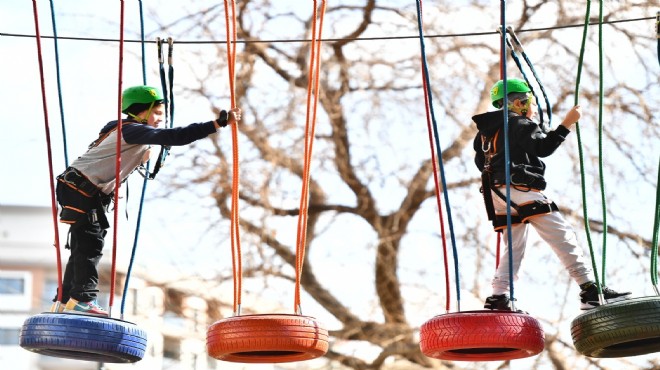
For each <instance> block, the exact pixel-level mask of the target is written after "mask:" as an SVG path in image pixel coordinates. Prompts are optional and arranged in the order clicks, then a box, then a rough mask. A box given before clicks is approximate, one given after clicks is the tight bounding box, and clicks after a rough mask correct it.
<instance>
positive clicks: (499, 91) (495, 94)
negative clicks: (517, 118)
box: [490, 78, 532, 108]
mask: <svg viewBox="0 0 660 370" xmlns="http://www.w3.org/2000/svg"><path fill="white" fill-rule="evenodd" d="M530 91H532V90H531V89H530V88H529V85H527V82H525V81H524V80H521V79H519V78H508V79H507V80H506V92H507V94H511V93H516V92H517V93H526V92H530ZM502 99H504V82H503V81H502V80H499V81H497V82H496V83H495V85H493V87H491V88H490V101H491V103H492V104H493V107H495V108H500V107H501V106H502V105H501V103H498V102H499V101H500V100H502Z"/></svg>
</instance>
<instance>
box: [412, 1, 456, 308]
mask: <svg viewBox="0 0 660 370" xmlns="http://www.w3.org/2000/svg"><path fill="white" fill-rule="evenodd" d="M415 3H416V5H417V28H418V30H419V41H420V49H421V54H422V67H423V73H422V76H423V78H424V85H425V87H426V88H425V89H424V96H425V99H426V100H427V102H426V105H427V106H428V112H427V125H428V115H429V112H430V116H431V122H432V128H433V130H432V131H433V136H434V141H435V147H436V152H437V153H438V155H437V161H438V165H439V168H440V178H441V181H442V192H443V195H444V200H445V205H446V208H445V209H446V212H447V222H448V224H449V235H450V238H451V245H452V251H453V255H454V274H455V278H454V280H455V285H456V303H457V310H458V311H460V310H461V290H460V276H459V271H458V249H457V248H456V237H455V235H454V221H453V218H452V216H451V205H450V203H449V193H448V190H447V180H446V178H445V169H444V163H443V160H442V147H441V145H440V136H439V129H438V124H437V121H436V119H435V111H434V109H433V94H432V93H431V91H430V87H431V81H430V77H429V70H428V63H427V62H426V45H425V43H424V31H423V28H422V0H417V1H416V2H415ZM429 134H430V132H429ZM431 145H433V142H432V143H431ZM434 166H435V164H434ZM434 168H435V167H434ZM438 191H439V189H438V188H437V184H436V193H437V192H438ZM438 204H439V202H438ZM438 211H439V212H440V213H441V212H442V209H441V208H438ZM442 224H443V222H442V219H441V225H442ZM441 231H443V234H442V239H443V243H444V239H445V235H444V227H442V228H441ZM445 260H446V257H445ZM448 280H449V279H448V278H447V279H446V281H448ZM447 297H449V292H447ZM447 299H448V298H447ZM445 308H446V310H447V311H449V302H448V301H447V302H446V307H445Z"/></svg>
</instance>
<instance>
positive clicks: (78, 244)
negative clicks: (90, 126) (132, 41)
mask: <svg viewBox="0 0 660 370" xmlns="http://www.w3.org/2000/svg"><path fill="white" fill-rule="evenodd" d="M163 102H164V99H163V96H162V94H161V92H160V91H159V90H158V89H157V88H154V87H150V86H134V87H130V88H128V89H126V90H125V91H124V92H123V94H122V112H123V113H125V114H126V115H127V116H128V117H127V118H126V119H125V120H122V132H121V141H122V142H121V151H122V152H121V167H120V169H119V173H120V181H121V182H123V181H125V180H126V178H127V177H128V176H129V175H130V174H131V173H132V172H133V171H134V170H135V169H136V168H137V167H138V166H140V165H142V164H143V163H145V162H146V161H147V160H148V159H149V147H150V145H167V146H179V145H187V144H190V143H192V142H194V141H196V140H199V139H203V138H205V137H207V136H208V135H210V134H213V133H215V132H216V131H217V130H218V129H219V128H220V127H225V126H227V125H230V124H233V123H237V122H239V121H240V120H241V109H240V108H234V109H231V110H229V111H224V110H223V111H221V112H220V115H219V117H218V118H217V119H215V120H213V121H208V122H204V123H192V124H190V125H188V126H185V127H177V128H173V129H168V128H158V126H159V124H161V123H162V122H163V119H164V108H165V106H164V104H163ZM117 125H118V122H117V121H111V122H108V123H107V124H106V125H105V127H103V129H101V131H100V133H99V137H98V138H97V139H96V140H94V142H92V143H91V144H90V145H89V147H88V149H87V151H86V152H85V153H84V154H83V155H81V156H80V157H78V158H77V159H76V160H75V161H73V163H71V165H70V166H69V167H68V168H67V169H66V170H65V171H64V172H63V173H62V174H61V175H59V176H58V177H57V189H56V194H57V201H58V202H59V204H60V206H61V207H62V209H61V212H60V222H63V223H67V224H69V225H71V226H70V229H69V239H68V243H67V248H69V249H71V256H70V257H69V260H68V262H67V264H66V269H65V271H64V278H63V281H62V301H61V303H62V305H64V304H65V306H62V305H60V303H59V302H56V301H57V297H56V298H55V299H54V300H53V301H54V302H55V303H54V304H53V308H52V309H51V311H58V312H71V313H80V314H87V315H97V316H107V315H108V313H107V312H106V311H105V310H104V309H103V308H101V307H100V306H99V305H98V304H97V303H96V294H97V292H98V290H97V286H98V280H99V277H98V271H97V265H98V263H99V261H100V259H101V256H102V250H103V244H104V237H105V235H106V233H107V231H106V229H107V228H108V227H109V226H110V225H109V223H108V220H107V218H106V216H105V210H106V208H107V206H108V205H109V203H110V202H111V200H112V196H113V192H114V191H115V188H116V183H115V181H116V159H117V157H116V151H117V140H118V134H117Z"/></svg>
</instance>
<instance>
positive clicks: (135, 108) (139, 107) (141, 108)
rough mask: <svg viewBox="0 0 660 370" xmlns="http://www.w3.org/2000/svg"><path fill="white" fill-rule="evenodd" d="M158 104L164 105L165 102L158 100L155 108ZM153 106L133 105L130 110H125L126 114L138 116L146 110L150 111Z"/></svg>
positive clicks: (148, 104) (144, 104) (145, 104)
mask: <svg viewBox="0 0 660 370" xmlns="http://www.w3.org/2000/svg"><path fill="white" fill-rule="evenodd" d="M158 104H163V100H156V101H155V102H154V106H156V105H158ZM150 106H151V103H133V104H131V105H130V106H129V107H128V108H126V109H124V111H123V112H124V113H125V114H128V115H129V116H131V115H133V116H137V115H138V114H140V113H142V112H144V111H145V110H148V109H149V107H150Z"/></svg>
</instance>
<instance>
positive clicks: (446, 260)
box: [419, 1, 451, 311]
mask: <svg viewBox="0 0 660 370" xmlns="http://www.w3.org/2000/svg"><path fill="white" fill-rule="evenodd" d="M419 9H420V14H421V10H422V1H420V2H419ZM420 22H421V19H420ZM423 66H424V59H423V58H422V67H423ZM422 84H423V87H424V108H425V109H426V127H427V129H428V133H429V144H430V145H431V163H432V164H433V183H434V185H435V199H436V204H437V206H438V218H439V220H440V235H441V239H442V255H443V259H444V266H445V292H446V294H445V295H446V301H445V310H446V311H449V309H450V306H451V303H450V302H451V299H450V298H451V289H450V285H449V256H448V254H447V238H446V234H445V221H444V217H443V215H442V200H441V196H440V193H441V191H440V181H439V179H438V167H437V158H436V154H435V147H434V145H433V125H432V122H431V107H430V106H429V89H428V85H427V84H426V70H425V69H424V68H422Z"/></svg>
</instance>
